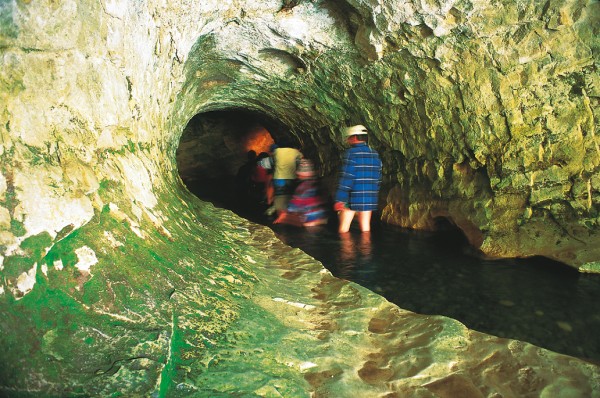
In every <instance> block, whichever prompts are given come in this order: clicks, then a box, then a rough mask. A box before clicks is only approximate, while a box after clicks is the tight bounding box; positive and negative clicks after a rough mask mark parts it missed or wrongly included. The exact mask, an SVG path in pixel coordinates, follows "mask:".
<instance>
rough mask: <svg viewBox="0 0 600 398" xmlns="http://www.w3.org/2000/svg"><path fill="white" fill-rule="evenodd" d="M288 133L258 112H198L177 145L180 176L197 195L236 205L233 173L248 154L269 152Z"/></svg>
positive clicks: (238, 169)
mask: <svg viewBox="0 0 600 398" xmlns="http://www.w3.org/2000/svg"><path fill="white" fill-rule="evenodd" d="M287 134H288V129H287V127H286V126H284V125H283V124H282V123H280V122H278V121H276V120H274V119H272V118H270V117H268V116H265V115H262V114H260V113H257V112H251V111H248V110H244V109H231V110H220V111H211V112H205V113H199V114H197V115H195V116H194V117H193V118H191V119H190V121H189V122H188V124H187V125H186V127H185V129H184V130H183V133H182V136H181V139H180V142H179V147H178V148H177V152H176V161H177V168H178V170H179V176H180V177H181V179H182V181H183V182H184V184H185V185H186V187H187V188H188V189H189V190H190V192H192V193H193V194H194V195H196V196H197V197H199V198H200V199H202V200H205V201H209V202H212V203H213V204H214V205H215V206H218V207H224V208H229V209H236V208H237V207H239V206H240V204H241V203H240V201H241V200H242V198H240V197H239V195H237V192H236V184H237V182H236V176H237V175H238V172H239V171H240V169H241V168H242V167H243V166H244V164H245V163H246V162H247V161H248V154H249V153H250V152H251V153H253V154H254V155H255V156H256V155H258V154H261V153H263V152H268V151H269V148H270V147H271V145H272V144H273V143H274V142H275V140H276V139H280V138H281V137H285V136H287Z"/></svg>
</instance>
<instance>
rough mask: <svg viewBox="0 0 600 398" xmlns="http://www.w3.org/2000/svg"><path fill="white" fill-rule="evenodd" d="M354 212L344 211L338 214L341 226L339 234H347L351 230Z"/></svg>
mask: <svg viewBox="0 0 600 398" xmlns="http://www.w3.org/2000/svg"><path fill="white" fill-rule="evenodd" d="M354 213H356V212H355V211H354V210H350V209H344V210H342V211H340V212H338V218H339V220H340V225H339V227H338V232H339V233H342V234H343V233H346V232H348V231H349V230H350V224H352V219H353V218H354Z"/></svg>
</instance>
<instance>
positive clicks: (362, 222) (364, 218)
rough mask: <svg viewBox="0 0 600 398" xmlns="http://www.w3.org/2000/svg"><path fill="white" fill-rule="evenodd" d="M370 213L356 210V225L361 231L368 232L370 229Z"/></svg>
mask: <svg viewBox="0 0 600 398" xmlns="http://www.w3.org/2000/svg"><path fill="white" fill-rule="evenodd" d="M371 213H373V212H372V211H359V212H358V225H359V226H360V230H361V231H362V232H369V231H370V230H371Z"/></svg>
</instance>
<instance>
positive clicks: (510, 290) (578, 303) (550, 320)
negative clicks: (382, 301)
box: [190, 187, 600, 363]
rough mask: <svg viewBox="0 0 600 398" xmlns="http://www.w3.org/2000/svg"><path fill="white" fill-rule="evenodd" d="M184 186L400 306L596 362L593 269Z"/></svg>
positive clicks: (452, 234)
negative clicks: (313, 219)
mask: <svg viewBox="0 0 600 398" xmlns="http://www.w3.org/2000/svg"><path fill="white" fill-rule="evenodd" d="M190 190H191V191H192V192H194V193H195V194H196V195H198V196H199V197H200V198H201V199H203V200H210V201H212V202H213V203H214V204H215V205H217V206H219V207H226V208H229V209H231V210H233V211H235V212H236V213H237V214H239V215H240V216H242V217H245V218H248V219H249V220H251V221H254V222H257V223H261V224H265V225H269V226H270V227H271V228H272V229H273V231H274V232H275V234H276V235H277V237H278V238H279V239H281V240H282V241H283V242H284V243H286V244H287V245H289V246H292V247H297V248H300V249H301V250H303V251H304V252H306V253H308V254H309V255H311V256H312V257H314V258H315V259H317V260H318V261H320V262H321V263H322V264H323V266H324V267H325V268H327V269H328V270H329V271H330V272H331V273H332V274H334V275H335V276H337V277H340V278H344V279H347V280H350V281H353V282H356V283H358V284H360V285H362V286H364V287H366V288H368V289H370V290H372V291H374V292H376V293H378V294H380V295H382V296H384V297H385V298H386V299H388V300H389V301H391V302H393V303H395V304H396V305H398V306H399V307H401V308H403V309H407V310H411V311H414V312H417V313H421V314H430V315H444V316H447V317H450V318H454V319H456V320H458V321H460V322H462V323H463V324H465V325H466V326H467V327H469V328H471V329H474V330H477V331H480V332H484V333H488V334H492V335H495V336H499V337H506V338H511V339H518V340H523V341H527V342H529V343H532V344H535V345H537V346H540V347H544V348H547V349H550V350H552V351H555V352H559V353H563V354H568V355H572V356H575V357H579V358H583V359H588V360H590V361H592V362H595V363H600V332H598V331H599V330H600V311H599V310H598V308H599V304H600V275H591V274H581V273H579V272H577V271H576V270H574V269H572V268H570V267H568V266H566V265H563V264H560V263H556V262H553V261H551V260H548V259H546V258H541V257H539V258H530V259H503V260H488V259H484V258H481V256H478V255H477V254H476V253H473V252H472V250H471V249H470V248H469V245H468V244H467V243H466V240H465V239H464V237H463V236H462V235H461V234H460V233H457V231H455V230H445V231H440V232H430V233H424V232H417V231H410V230H404V229H400V228H396V227H393V226H388V225H383V224H378V223H376V222H374V226H373V231H372V232H371V233H370V234H367V235H365V234H361V233H360V232H359V231H358V230H356V229H354V228H355V227H356V226H353V229H351V232H350V234H349V236H348V237H346V238H341V237H340V235H339V234H338V233H337V232H336V227H337V225H336V222H335V219H331V220H330V222H329V224H328V225H324V226H320V227H313V228H310V229H303V228H297V227H293V226H289V225H279V224H278V225H270V224H269V221H268V220H267V219H266V218H265V217H264V216H263V215H262V214H260V213H257V212H256V211H254V209H248V208H246V209H244V208H241V207H239V206H237V205H236V204H235V202H233V203H231V202H227V200H225V199H224V198H216V197H214V196H213V197H206V196H205V197H203V196H202V194H201V191H202V190H199V189H194V187H190Z"/></svg>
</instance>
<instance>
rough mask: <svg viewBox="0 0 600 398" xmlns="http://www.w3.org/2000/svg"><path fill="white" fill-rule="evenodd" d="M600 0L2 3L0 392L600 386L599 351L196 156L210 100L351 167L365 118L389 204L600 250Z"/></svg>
mask: <svg viewBox="0 0 600 398" xmlns="http://www.w3.org/2000/svg"><path fill="white" fill-rule="evenodd" d="M599 6H600V3H598V2H588V3H585V4H584V3H582V2H580V1H576V0H572V1H565V2H561V3H560V4H555V3H548V4H546V3H541V2H535V1H531V2H526V3H513V2H509V1H502V2H496V3H493V4H490V3H489V2H480V1H467V2H463V3H460V4H458V3H454V2H440V3H436V5H435V6H434V5H431V4H429V3H427V4H425V3H418V2H405V1H389V2H385V4H383V3H382V4H379V5H377V6H375V7H374V6H371V5H370V3H369V2H365V1H362V0H358V1H354V0H353V1H340V2H336V3H335V4H333V3H332V2H328V1H321V0H319V1H310V2H309V1H300V2H287V3H286V6H285V7H282V4H281V2H280V1H276V0H272V1H271V0H268V1H260V2H256V1H251V0H236V1H233V2H189V1H176V2H169V3H168V4H167V3H166V2H153V1H149V2H121V3H117V2H110V1H108V2H102V3H95V2H87V1H83V0H82V1H69V2H52V1H40V2H30V1H12V2H3V4H2V5H0V28H1V29H0V54H1V55H2V56H1V57H0V65H1V67H0V98H2V101H0V155H1V156H2V158H1V163H0V175H1V177H0V274H1V276H2V278H1V284H0V328H1V332H2V333H0V346H1V347H2V349H3V355H2V359H0V361H2V363H1V364H0V365H1V366H0V391H2V393H3V394H5V395H17V396H19V395H22V396H28V395H42V396H72V397H77V396H158V397H167V396H168V397H177V396H203V395H204V396H206V395H210V396H227V395H232V394H233V395H236V394H237V395H246V396H281V395H283V396H286V395H287V396H311V395H313V396H364V397H371V396H373V397H375V396H398V395H401V396H406V395H409V396H410V395H412V396H423V397H428V396H436V395H437V396H443V395H449V394H452V393H453V391H456V389H463V390H464V391H469V392H470V393H471V394H472V395H473V396H478V395H486V396H494V395H503V396H509V395H515V394H516V395H536V396H550V395H552V394H555V393H556V392H557V391H566V392H568V393H569V394H570V395H573V396H581V397H590V396H592V397H593V396H596V397H597V396H599V395H600V388H599V387H598V386H599V384H600V382H599V370H598V367H597V366H595V365H592V364H589V363H586V362H583V361H579V360H576V359H574V358H570V357H565V356H561V355H558V354H554V353H552V352H549V351H546V350H542V349H540V348H537V347H534V346H532V345H530V344H526V343H521V342H517V341H510V340H502V339H497V338H494V337H491V336H485V335H481V334H479V333H475V332H473V331H470V330H468V329H467V328H465V327H464V326H462V325H460V324H459V323H457V322H456V321H453V320H451V319H447V318H442V317H429V316H427V317H426V316H421V315H418V314H413V313H410V312H407V311H403V310H401V309H399V308H397V307H395V306H393V305H391V304H389V303H387V302H386V301H385V300H383V299H382V298H381V297H379V296H377V295H375V294H373V293H371V292H369V291H366V290H365V289H363V288H361V287H359V286H356V285H354V284H351V283H348V282H345V281H341V280H338V279H335V278H333V277H332V276H331V275H330V274H329V273H328V272H326V271H324V270H323V268H322V267H321V265H320V264H319V263H317V262H315V261H314V260H313V259H311V258H309V257H308V256H306V255H304V254H303V253H301V252H300V251H298V250H293V249H290V248H287V247H285V246H284V245H282V244H281V243H280V242H278V241H277V240H276V239H275V238H274V236H273V234H272V233H270V232H269V231H268V230H267V229H265V228H261V227H258V226H256V225H253V224H250V223H248V222H246V221H244V220H241V219H239V218H237V217H236V216H234V215H233V214H232V213H230V212H226V211H223V210H219V209H215V208H214V207H213V206H211V205H209V204H205V203H201V202H200V201H199V200H198V199H197V198H195V197H193V196H192V195H191V194H190V193H189V192H188V191H187V190H186V189H185V188H184V187H183V185H182V183H181V180H180V179H179V177H178V175H177V165H176V152H177V148H178V144H179V140H180V138H181V136H182V134H183V131H184V129H185V126H186V124H187V122H188V121H189V120H190V119H192V117H193V116H194V115H196V114H198V113H202V112H210V111H218V110H231V109H244V110H246V111H250V112H256V113H257V114H261V115H265V116H267V117H268V118H270V119H271V120H277V121H278V122H279V123H281V125H282V126H286V127H287V130H286V131H285V132H284V131H282V132H281V134H284V133H285V134H291V135H294V136H296V137H297V138H299V140H300V141H302V142H303V143H304V144H305V145H306V153H307V154H310V155H314V156H313V157H314V158H315V159H317V160H319V161H320V163H322V164H323V165H324V168H323V171H324V173H325V174H326V175H327V176H329V177H331V176H332V175H333V174H334V172H335V170H336V169H337V166H338V165H337V163H336V162H337V161H339V159H337V158H336V155H337V154H339V152H340V150H341V140H340V138H341V136H340V135H341V127H342V126H343V125H346V124H349V123H356V122H361V123H363V124H365V125H367V126H368V127H369V129H370V131H372V133H373V134H372V144H373V145H374V146H375V147H377V149H378V150H380V151H381V153H382V158H383V159H384V161H385V170H386V175H385V181H384V189H383V191H382V194H383V196H382V201H383V202H384V203H382V205H383V207H384V211H383V218H384V220H385V221H388V222H391V223H395V224H399V225H402V226H406V227H415V228H429V227H431V225H432V221H433V220H434V219H435V217H438V216H441V217H446V218H448V219H450V220H451V221H453V222H454V223H456V224H457V225H458V226H459V227H460V228H461V229H463V231H465V233H466V234H467V235H468V236H469V238H470V240H471V242H472V244H473V245H474V246H476V247H478V248H479V249H481V250H483V251H484V252H485V253H487V254H489V255H495V256H529V255H546V256H548V257H551V258H554V259H558V260H560V261H563V262H565V263H568V264H570V265H572V266H574V267H579V266H581V265H582V264H594V263H595V262H597V261H598V258H599V257H600V249H599V247H600V246H598V245H597V242H598V233H599V228H600V227H599V226H598V186H600V179H599V177H598V165H599V163H600V151H599V150H598V144H597V138H596V132H597V129H598V109H599V102H598V98H600V85H599V80H598V73H597V72H598V50H599V48H600V42H599V39H598V37H599V36H600V35H598V27H599V26H600V24H598V23H597V22H598V15H600V13H599V12H598V7H599ZM218 137H219V135H218V134H216V135H215V136H214V139H215V140H216V139H218ZM223 151H224V152H223V154H222V156H221V157H222V158H226V157H228V156H229V157H230V155H231V153H228V152H227V149H223ZM588 268H589V269H591V270H595V269H596V268H597V267H595V266H584V269H588ZM257 316H261V317H262V320H261V322H257V320H256V317H257ZM241 372H243V373H244V374H247V377H242V376H240V373H241Z"/></svg>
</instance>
